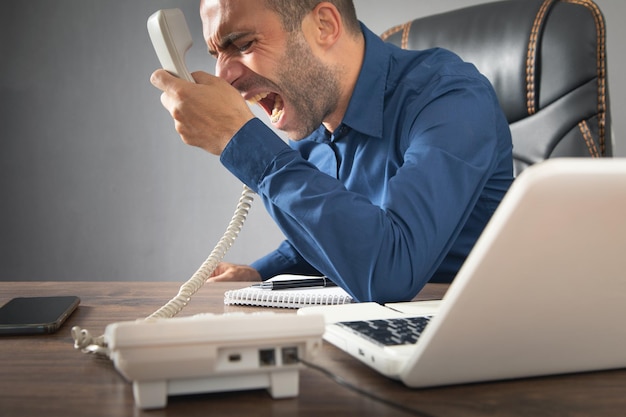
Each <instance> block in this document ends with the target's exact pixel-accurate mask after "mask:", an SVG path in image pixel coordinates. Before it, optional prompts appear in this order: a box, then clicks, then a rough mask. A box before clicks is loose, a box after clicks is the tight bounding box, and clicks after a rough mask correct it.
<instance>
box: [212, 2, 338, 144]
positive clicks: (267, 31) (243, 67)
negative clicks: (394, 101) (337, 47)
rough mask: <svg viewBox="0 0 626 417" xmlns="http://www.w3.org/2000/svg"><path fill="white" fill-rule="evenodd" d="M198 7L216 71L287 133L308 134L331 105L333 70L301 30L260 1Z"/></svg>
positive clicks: (335, 95)
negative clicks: (288, 26)
mask: <svg viewBox="0 0 626 417" xmlns="http://www.w3.org/2000/svg"><path fill="white" fill-rule="evenodd" d="M200 13H201V17H202V22H203V31H204V38H205V40H206V43H207V45H208V48H209V52H210V53H211V54H212V55H213V56H214V57H215V58H216V59H217V65H216V68H215V71H216V75H217V76H218V77H221V78H223V79H225V80H226V81H228V82H229V83H230V84H232V85H233V86H234V87H235V88H237V89H238V90H239V91H240V92H241V95H242V96H243V97H244V99H246V100H248V101H250V102H253V103H258V104H259V105H260V106H261V107H262V108H263V109H265V111H266V112H267V114H268V115H269V116H270V119H271V121H272V124H273V125H274V126H275V127H276V128H277V129H280V130H283V131H285V132H286V133H287V135H288V136H289V138H291V139H293V140H299V139H302V138H304V137H306V136H308V135H309V134H310V133H312V132H313V131H314V130H315V129H317V128H318V127H319V126H320V124H321V123H322V122H323V121H324V118H326V117H327V116H328V115H329V114H330V113H332V112H333V111H334V110H335V109H336V107H337V102H338V99H339V93H340V91H339V82H338V75H337V74H338V71H337V70H334V69H333V68H332V67H330V66H329V65H326V64H324V63H323V62H321V61H320V59H319V58H317V57H316V56H315V55H314V53H313V52H312V50H311V48H310V47H309V44H308V43H307V42H306V40H305V38H304V36H303V34H302V32H301V31H296V32H293V33H287V32H285V31H284V29H283V27H282V25H281V22H280V18H279V16H278V15H276V14H275V13H273V12H272V11H270V10H268V9H266V7H265V2H264V1H259V0H206V1H205V2H204V3H203V6H202V8H201V10H200Z"/></svg>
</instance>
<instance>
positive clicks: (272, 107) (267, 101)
mask: <svg viewBox="0 0 626 417" xmlns="http://www.w3.org/2000/svg"><path fill="white" fill-rule="evenodd" d="M248 102H250V103H251V104H258V105H259V106H261V107H262V108H263V109H264V110H265V112H266V113H267V114H268V115H269V116H270V120H271V121H272V123H274V124H276V123H278V122H279V121H280V118H281V117H283V114H284V113H285V108H284V106H285V103H284V102H283V98H282V97H281V96H279V95H278V94H276V93H269V92H268V93H260V94H257V95H256V96H254V97H252V98H251V99H249V100H248Z"/></svg>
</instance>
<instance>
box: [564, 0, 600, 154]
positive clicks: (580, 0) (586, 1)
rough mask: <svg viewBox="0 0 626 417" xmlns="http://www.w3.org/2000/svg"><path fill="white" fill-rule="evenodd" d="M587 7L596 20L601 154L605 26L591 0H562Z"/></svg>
mask: <svg viewBox="0 0 626 417" xmlns="http://www.w3.org/2000/svg"><path fill="white" fill-rule="evenodd" d="M564 1H566V2H568V3H573V4H578V5H580V6H584V7H586V8H588V9H589V10H590V11H591V12H592V14H593V18H594V20H595V22H596V37H597V48H596V49H597V52H596V65H597V68H598V141H599V142H600V150H601V152H602V155H603V156H604V155H606V140H605V137H606V26H605V23H604V19H603V17H602V12H601V11H600V9H599V8H598V6H597V5H596V4H595V3H594V2H593V1H591V0H564Z"/></svg>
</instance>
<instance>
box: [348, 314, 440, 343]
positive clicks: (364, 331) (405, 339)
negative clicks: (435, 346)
mask: <svg viewBox="0 0 626 417" xmlns="http://www.w3.org/2000/svg"><path fill="white" fill-rule="evenodd" d="M431 317H432V316H422V317H402V318H395V319H387V320H363V321H345V322H340V323H337V325H339V326H341V327H344V328H347V329H349V330H351V331H353V332H354V333H356V334H358V335H359V336H362V337H364V338H366V339H368V340H369V341H371V342H374V343H376V344H378V345H382V346H395V345H408V344H413V343H415V342H417V339H418V338H419V337H420V335H421V334H422V332H423V331H424V329H425V328H426V325H427V324H428V322H429V321H430V319H431Z"/></svg>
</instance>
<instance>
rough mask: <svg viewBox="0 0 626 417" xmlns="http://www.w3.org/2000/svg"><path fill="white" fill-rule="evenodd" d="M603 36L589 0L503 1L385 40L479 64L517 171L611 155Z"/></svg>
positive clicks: (417, 23)
mask: <svg viewBox="0 0 626 417" xmlns="http://www.w3.org/2000/svg"><path fill="white" fill-rule="evenodd" d="M605 31H606V28H605V22H604V17H603V15H602V13H601V11H600V9H599V8H598V6H597V5H596V4H595V3H593V2H592V1H591V0H506V1H498V2H494V3H486V4H480V5H476V6H471V7H467V8H463V9H458V10H454V11H451V12H447V13H443V14H438V15H433V16H428V17H423V18H419V19H416V20H413V21H410V22H408V23H406V24H403V25H399V26H396V27H393V28H391V29H389V30H388V31H387V32H385V33H384V34H383V35H382V38H383V39H385V40H386V41H388V42H391V43H394V44H396V45H398V46H400V47H402V48H405V49H428V48H432V47H442V48H446V49H449V50H451V51H454V52H456V53H457V54H458V55H459V56H461V58H462V59H464V60H465V61H468V62H471V63H473V64H474V65H476V67H477V68H478V69H479V70H480V71H481V72H482V73H483V74H484V75H485V76H486V77H487V78H488V79H489V80H490V81H491V83H492V84H493V86H494V88H495V90H496V93H497V95H498V98H499V100H500V104H501V105H502V108H503V109H504V112H505V114H506V117H507V119H508V121H509V124H510V126H511V133H512V134H513V157H514V169H515V173H516V174H518V173H520V172H521V171H522V170H523V169H524V168H526V167H527V166H529V165H531V164H534V163H536V162H540V161H542V160H544V159H547V158H552V157H559V156H570V157H584V156H589V157H602V156H612V144H611V134H610V112H609V95H608V88H607V65H606V46H605V42H606V33H605Z"/></svg>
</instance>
